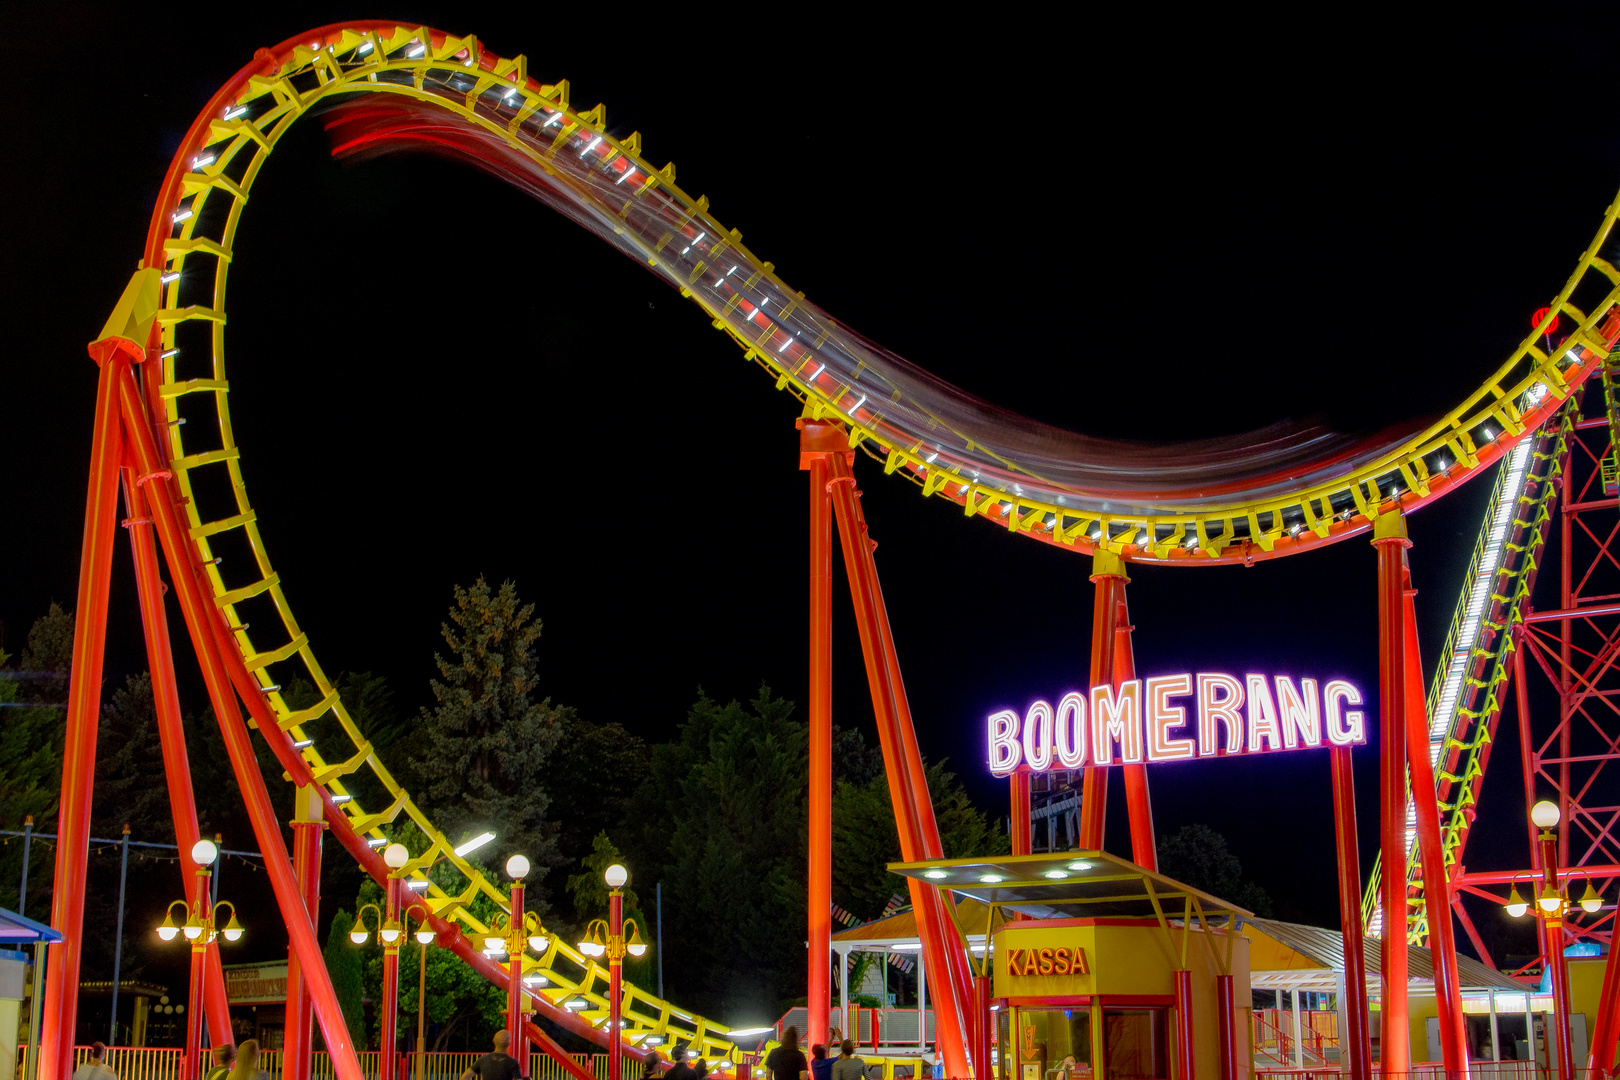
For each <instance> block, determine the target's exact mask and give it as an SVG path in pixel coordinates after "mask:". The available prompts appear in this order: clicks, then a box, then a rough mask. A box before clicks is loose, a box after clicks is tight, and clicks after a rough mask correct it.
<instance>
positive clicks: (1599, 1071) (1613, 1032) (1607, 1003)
mask: <svg viewBox="0 0 1620 1080" xmlns="http://www.w3.org/2000/svg"><path fill="white" fill-rule="evenodd" d="M1616 955H1620V949H1615V948H1613V947H1611V948H1610V949H1609V956H1608V959H1606V960H1604V961H1603V990H1602V993H1601V994H1599V996H1598V1008H1597V1017H1596V1019H1595V1020H1594V1021H1593V1025H1592V1046H1591V1048H1590V1050H1588V1052H1587V1055H1586V1067H1587V1069H1588V1070H1589V1071H1590V1072H1591V1074H1592V1076H1593V1077H1594V1078H1595V1080H1608V1078H1609V1077H1611V1076H1613V1075H1614V1055H1615V1048H1616V1043H1620V1024H1616V1023H1615V1019H1616V1017H1615V1010H1616V1009H1617V1008H1620V963H1617V962H1616V961H1615V957H1616Z"/></svg>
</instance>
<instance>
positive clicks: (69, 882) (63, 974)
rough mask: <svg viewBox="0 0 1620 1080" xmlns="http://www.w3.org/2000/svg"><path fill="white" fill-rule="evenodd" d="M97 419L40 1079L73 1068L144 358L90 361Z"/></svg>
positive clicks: (132, 352)
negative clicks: (113, 587) (111, 616)
mask: <svg viewBox="0 0 1620 1080" xmlns="http://www.w3.org/2000/svg"><path fill="white" fill-rule="evenodd" d="M96 353H97V350H96V349H92V350H91V355H92V356H96V359H97V360H99V361H100V363H101V374H100V376H99V378H98V380H97V384H96V419H95V428H94V431H93V434H92V435H91V440H90V479H89V484H88V491H87V494H86V496H85V508H84V542H83V545H82V547H81V549H80V556H79V598H78V603H77V605H76V606H75V608H74V622H73V668H72V673H71V675H70V676H69V682H68V706H67V738H66V740H65V742H64V743H63V746H62V796H61V809H60V811H59V813H58V815H57V825H56V836H57V840H56V876H55V882H54V885H53V891H52V894H51V925H52V926H53V927H55V928H56V929H57V930H59V931H61V933H62V943H61V944H60V945H57V946H56V947H55V948H54V949H52V950H51V956H50V963H49V964H47V965H46V976H45V1006H44V1011H43V1014H42V1015H43V1022H42V1024H41V1027H42V1029H43V1030H42V1032H41V1038H40V1043H39V1072H38V1075H39V1076H40V1077H41V1078H42V1080H65V1078H66V1077H67V1075H68V1074H69V1073H70V1072H72V1071H73V1035H74V1031H75V1028H76V1026H77V1023H78V1014H79V959H80V956H81V955H82V952H83V948H84V895H85V871H86V864H87V862H88V860H89V857H90V796H91V790H92V785H93V784H94V781H95V771H96V730H97V725H98V724H99V723H100V720H101V663H102V658H103V655H104V653H105V650H106V644H107V599H108V593H109V590H110V582H111V577H112V550H113V537H114V536H115V535H116V534H117V531H118V466H119V463H120V459H121V457H122V453H121V451H122V445H123V438H122V436H121V434H120V430H121V420H120V417H119V412H118V378H119V376H120V375H127V374H128V372H129V365H130V362H131V360H136V361H138V360H140V359H142V357H143V356H144V354H143V353H142V352H141V350H140V349H138V348H136V347H135V346H134V345H133V344H131V343H128V342H123V341H120V340H116V339H115V341H114V343H113V347H112V348H111V349H109V350H104V351H102V355H99V356H97V355H96Z"/></svg>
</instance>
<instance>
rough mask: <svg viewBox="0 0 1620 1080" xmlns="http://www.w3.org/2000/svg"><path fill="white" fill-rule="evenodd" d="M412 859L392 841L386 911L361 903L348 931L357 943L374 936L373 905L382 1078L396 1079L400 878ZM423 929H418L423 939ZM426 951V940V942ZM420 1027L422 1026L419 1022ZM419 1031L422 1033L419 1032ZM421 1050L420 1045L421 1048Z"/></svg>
mask: <svg viewBox="0 0 1620 1080" xmlns="http://www.w3.org/2000/svg"><path fill="white" fill-rule="evenodd" d="M410 861H411V853H410V851H409V850H407V849H406V847H405V845H404V844H389V845H388V848H387V850H385V851H384V852H383V862H385V863H387V864H388V867H389V869H390V870H392V871H393V873H391V874H389V875H388V886H387V889H386V891H385V892H384V894H383V910H381V911H379V910H378V909H377V905H376V904H361V905H360V910H359V911H358V912H357V913H356V914H355V923H354V929H353V930H350V931H349V940H350V941H352V942H354V943H355V944H356V945H364V944H365V943H366V941H367V940H368V939H369V938H370V937H371V931H370V930H369V929H367V928H366V909H367V908H370V909H371V912H372V916H373V918H374V919H375V921H376V923H377V940H378V941H380V942H381V943H382V947H383V969H382V988H381V990H380V991H379V996H380V997H381V998H382V1001H381V1002H380V1005H381V1008H380V1010H379V1012H380V1015H379V1017H378V1019H379V1024H378V1027H379V1029H380V1030H379V1032H378V1036H379V1038H378V1042H379V1043H380V1047H379V1049H380V1050H381V1053H380V1054H379V1055H378V1059H379V1060H378V1066H379V1068H378V1071H379V1074H380V1077H381V1080H396V1075H395V1074H396V1072H397V1071H398V1070H397V1068H396V1066H397V1064H398V1061H399V1049H398V1047H399V947H400V945H401V943H403V941H404V939H405V928H404V926H403V925H402V924H401V923H400V919H399V891H400V878H401V874H402V872H403V870H404V868H405V864H406V863H408V862H410ZM422 933H423V932H422V931H420V930H418V931H417V937H418V939H419V940H420V938H421V935H422ZM427 935H428V941H432V940H433V932H432V931H427ZM423 949H424V953H425V950H426V943H425V942H424V943H423ZM418 1026H420V1025H418ZM419 1034H420V1033H419ZM418 1049H420V1047H418Z"/></svg>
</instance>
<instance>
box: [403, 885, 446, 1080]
mask: <svg viewBox="0 0 1620 1080" xmlns="http://www.w3.org/2000/svg"><path fill="white" fill-rule="evenodd" d="M413 914H414V915H415V916H416V922H417V926H416V943H417V944H418V945H419V946H421V955H420V956H419V957H418V958H417V965H416V1080H423V1078H424V1077H425V1076H426V1075H427V947H428V946H429V945H431V944H433V939H434V937H436V936H437V935H436V934H435V932H434V931H433V930H432V929H431V928H430V927H429V926H428V924H427V915H426V914H425V913H423V912H420V911H415V910H414V909H412V908H406V909H405V910H404V912H402V913H401V918H400V922H401V923H402V924H403V925H405V926H409V925H410V921H411V916H412V915H413Z"/></svg>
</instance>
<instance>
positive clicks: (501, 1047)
mask: <svg viewBox="0 0 1620 1080" xmlns="http://www.w3.org/2000/svg"><path fill="white" fill-rule="evenodd" d="M511 1045H512V1033H511V1032H509V1031H507V1030H505V1029H504V1028H503V1029H502V1030H500V1031H497V1032H496V1033H495V1048H494V1049H493V1050H491V1051H490V1052H489V1053H487V1054H485V1055H484V1056H483V1057H481V1058H479V1059H478V1060H477V1061H475V1062H473V1063H472V1064H471V1065H470V1066H468V1068H467V1071H465V1072H463V1073H462V1074H461V1080H474V1078H475V1077H476V1078H477V1080H517V1078H518V1077H520V1076H522V1075H523V1068H522V1066H520V1065H519V1064H518V1059H517V1058H515V1057H513V1056H512V1055H511V1054H508V1053H507V1052H506V1048H507V1047H509V1046H511Z"/></svg>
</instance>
